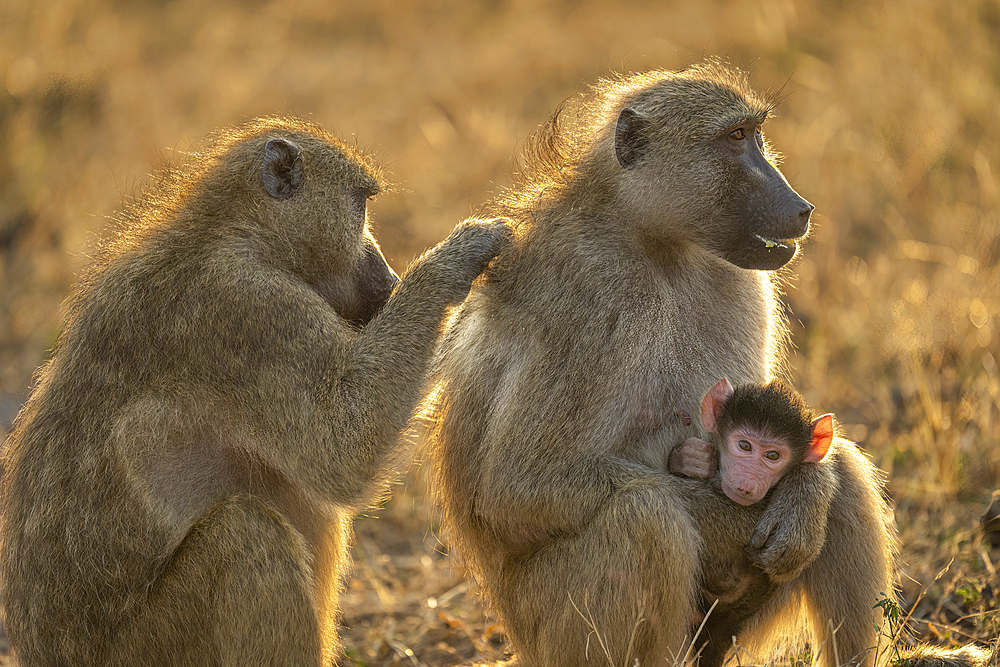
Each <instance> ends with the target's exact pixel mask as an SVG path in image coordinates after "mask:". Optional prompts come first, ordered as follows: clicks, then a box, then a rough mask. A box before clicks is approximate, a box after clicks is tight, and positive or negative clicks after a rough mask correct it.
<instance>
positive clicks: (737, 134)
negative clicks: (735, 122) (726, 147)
mask: <svg viewBox="0 0 1000 667" xmlns="http://www.w3.org/2000/svg"><path fill="white" fill-rule="evenodd" d="M729 138H730V139H735V140H736V141H743V140H744V139H746V138H747V133H746V132H744V131H743V128H742V127H738V128H736V129H735V130H733V131H732V132H730V133H729Z"/></svg>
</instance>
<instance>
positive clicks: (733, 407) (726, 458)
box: [669, 378, 833, 505]
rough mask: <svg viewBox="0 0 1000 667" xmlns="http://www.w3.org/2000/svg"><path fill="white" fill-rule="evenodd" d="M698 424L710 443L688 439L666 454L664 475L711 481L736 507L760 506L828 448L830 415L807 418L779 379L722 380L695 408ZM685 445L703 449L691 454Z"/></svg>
mask: <svg viewBox="0 0 1000 667" xmlns="http://www.w3.org/2000/svg"><path fill="white" fill-rule="evenodd" d="M701 423H702V426H703V427H704V428H705V430H706V431H708V432H709V433H713V434H715V436H716V437H715V441H716V444H712V443H710V442H705V441H703V440H698V439H696V438H691V439H689V440H687V441H685V442H684V444H683V445H681V446H679V447H675V448H674V450H673V451H672V452H671V454H670V464H669V466H670V467H669V469H670V472H672V473H674V474H675V475H685V476H688V477H711V476H712V475H713V474H714V473H716V472H718V473H719V474H718V477H717V478H716V480H715V481H716V484H717V486H718V488H719V490H720V491H721V492H723V493H725V494H726V496H728V497H729V499H730V500H732V501H733V502H735V503H739V504H740V505H752V504H754V503H756V502H758V501H760V500H761V499H762V498H763V497H764V496H765V494H767V492H768V491H770V490H771V489H772V488H773V487H774V485H775V484H777V483H778V481H779V480H780V479H781V478H782V477H784V476H785V475H788V474H790V473H793V472H795V471H796V470H798V467H799V466H800V465H801V464H802V463H818V462H819V461H822V460H823V457H824V456H826V453H827V451H828V450H829V449H830V445H831V444H832V443H833V415H831V414H825V415H821V416H819V417H816V418H815V419H813V416H812V412H811V411H810V410H809V408H808V406H806V404H805V401H804V400H803V399H802V396H801V395H800V394H799V393H798V392H797V391H795V389H793V388H792V387H791V386H790V385H788V384H787V383H785V382H782V381H781V380H772V381H771V382H769V383H767V384H765V385H755V384H747V385H741V386H739V387H737V388H736V389H733V386H732V385H731V384H729V380H727V379H726V378H722V379H721V380H719V381H718V382H717V383H716V384H715V386H714V387H712V388H711V389H709V390H708V393H706V394H705V398H704V399H702V404H701ZM691 444H703V445H704V447H703V448H702V447H698V448H697V449H694V448H693V447H691V446H690V445H691Z"/></svg>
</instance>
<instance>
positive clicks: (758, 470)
mask: <svg viewBox="0 0 1000 667" xmlns="http://www.w3.org/2000/svg"><path fill="white" fill-rule="evenodd" d="M687 419H688V420H690V417H689V416H688V417H687ZM701 423H702V426H703V428H704V430H705V431H706V432H708V433H710V434H712V435H713V436H714V437H713V438H712V442H706V441H704V440H700V439H697V438H690V439H688V440H686V441H685V442H684V445H682V446H679V447H675V448H674V450H673V452H672V453H671V455H670V472H672V473H674V474H684V475H686V476H689V477H700V478H710V479H711V481H712V487H713V488H714V489H715V490H716V491H717V493H718V494H719V495H720V496H722V495H724V496H726V497H728V498H729V499H730V500H732V501H733V503H736V504H737V505H743V506H747V505H753V504H755V503H759V502H760V501H761V500H763V499H764V498H765V496H766V494H767V493H768V491H769V490H770V489H772V488H773V487H774V486H775V485H776V484H777V483H779V481H780V480H781V478H782V477H784V476H785V475H788V474H790V473H792V472H794V471H795V470H797V469H798V467H799V466H801V465H809V464H813V463H818V462H819V461H822V460H823V458H824V457H825V456H826V453H827V451H828V450H829V448H830V445H831V444H832V442H833V415H831V414H824V415H821V416H819V417H816V418H815V419H814V418H813V413H812V411H811V410H810V409H809V408H808V406H806V404H805V401H804V400H803V398H802V396H801V395H800V394H799V393H798V392H797V391H795V389H793V388H792V387H791V386H790V385H788V384H787V383H785V382H783V381H781V380H778V379H775V380H772V381H771V382H769V383H767V384H766V385H756V384H747V385H740V386H738V387H736V388H735V389H734V388H733V386H732V385H730V384H729V381H728V380H727V379H726V378H723V379H721V380H719V382H717V383H716V384H715V385H714V386H713V387H712V388H711V389H709V390H708V393H706V394H705V398H704V399H703V400H702V405H701ZM702 443H703V444H704V445H707V448H708V450H710V451H706V450H705V449H702V448H700V447H697V445H699V444H702ZM689 445H690V446H689ZM703 493H704V491H701V493H700V494H699V493H694V494H692V497H693V501H692V502H691V503H690V506H689V507H690V510H691V512H692V515H693V516H694V517H695V518H696V519H697V522H698V531H699V532H700V533H701V535H702V538H703V539H704V548H703V550H702V554H701V559H702V570H701V591H702V599H701V602H700V612H701V613H699V614H698V615H697V616H698V617H699V618H701V617H702V613H708V617H707V618H705V619H704V621H705V624H704V627H703V628H702V632H701V634H700V635H699V636H698V644H699V645H700V646H699V649H700V659H699V664H700V666H701V667H721V665H722V664H723V662H724V660H725V657H726V654H727V653H728V651H729V649H730V648H731V646H732V644H731V641H732V638H733V637H736V636H739V634H740V630H741V629H742V628H743V626H744V624H745V622H746V621H747V619H749V618H750V617H752V616H753V614H754V613H755V612H756V611H758V610H759V609H761V608H762V607H763V605H764V604H765V603H766V602H767V600H768V599H769V597H770V596H771V595H772V594H773V593H774V591H775V588H776V584H775V583H774V582H773V581H771V579H770V578H769V577H768V576H767V575H766V574H764V572H763V570H761V569H760V568H758V567H756V566H755V565H754V564H753V563H752V562H751V561H750V558H749V557H748V556H747V554H746V552H745V548H746V547H747V546H748V544H749V538H750V535H749V533H748V534H746V535H745V536H744V539H742V540H741V539H739V538H740V535H739V534H738V533H736V532H735V531H732V530H730V529H728V528H727V527H726V526H727V524H728V525H735V526H738V527H742V528H744V529H746V528H747V523H746V522H745V521H742V520H736V521H728V522H726V521H722V522H720V507H719V502H707V501H706V500H705V499H704V498H703V497H701V494H703ZM722 505H725V503H722ZM737 511H738V510H737V509H735V508H734V507H728V508H727V512H728V513H730V514H731V513H733V512H737ZM720 526H722V528H721V529H720Z"/></svg>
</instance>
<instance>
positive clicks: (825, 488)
mask: <svg viewBox="0 0 1000 667" xmlns="http://www.w3.org/2000/svg"><path fill="white" fill-rule="evenodd" d="M836 492H837V465H836V462H835V461H833V460H824V461H822V462H820V463H816V464H813V465H802V466H799V468H798V469H797V470H795V471H793V472H792V473H790V474H789V475H788V476H787V477H785V478H783V479H782V480H781V484H779V485H778V486H777V488H775V489H774V495H773V496H772V497H771V499H770V500H769V501H768V504H767V507H766V509H765V510H764V514H763V516H762V517H761V519H760V522H759V523H758V524H757V528H756V530H755V531H754V534H753V538H752V539H751V541H750V545H749V549H748V551H749V553H750V557H751V559H753V560H754V561H755V562H756V563H757V565H759V566H760V567H761V568H762V569H763V570H764V571H765V572H767V574H768V575H770V576H771V578H772V579H774V580H775V581H787V580H789V579H794V578H795V577H797V576H798V575H799V573H801V572H802V570H803V568H805V567H806V566H807V565H809V564H810V563H811V562H812V561H813V560H814V559H815V558H816V556H817V555H819V552H820V550H821V549H822V547H823V542H824V540H825V539H826V525H827V516H828V514H829V510H830V506H831V502H832V500H833V497H834V495H835V494H836Z"/></svg>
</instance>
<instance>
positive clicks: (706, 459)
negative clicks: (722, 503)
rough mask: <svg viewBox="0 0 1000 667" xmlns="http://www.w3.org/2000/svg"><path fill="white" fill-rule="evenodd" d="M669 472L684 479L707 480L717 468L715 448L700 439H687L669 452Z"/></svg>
mask: <svg viewBox="0 0 1000 667" xmlns="http://www.w3.org/2000/svg"><path fill="white" fill-rule="evenodd" d="M669 467H670V472H671V473H672V474H674V475H683V476H684V477H695V478H698V479H707V478H709V477H712V476H713V475H714V474H715V472H716V471H717V470H718V468H719V464H718V460H717V459H716V455H715V446H714V445H712V443H710V442H707V441H705V440H702V439H700V438H688V439H687V440H685V441H684V442H682V443H681V444H679V445H678V446H676V447H674V450H673V451H672V452H670V465H669Z"/></svg>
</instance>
